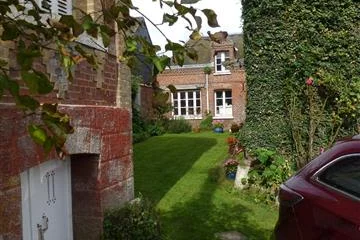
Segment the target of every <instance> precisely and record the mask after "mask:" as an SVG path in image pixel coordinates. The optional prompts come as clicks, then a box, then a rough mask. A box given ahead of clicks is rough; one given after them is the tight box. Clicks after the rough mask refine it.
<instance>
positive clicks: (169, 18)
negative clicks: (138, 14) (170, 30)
mask: <svg viewBox="0 0 360 240" xmlns="http://www.w3.org/2000/svg"><path fill="white" fill-rule="evenodd" d="M177 20H178V17H177V16H175V15H170V14H167V13H165V14H164V15H163V23H169V26H172V25H174V23H176V21H177Z"/></svg>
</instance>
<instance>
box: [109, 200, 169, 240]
mask: <svg viewBox="0 0 360 240" xmlns="http://www.w3.org/2000/svg"><path fill="white" fill-rule="evenodd" d="M103 227H104V234H103V239H104V240H159V239H162V238H161V230H160V220H159V214H158V213H157V212H156V210H155V208H154V206H153V205H152V204H151V203H150V201H148V200H146V199H144V198H143V197H140V198H138V199H136V200H134V201H132V203H129V204H127V205H126V206H125V207H122V208H114V209H111V210H108V211H106V212H105V218H104V226H103Z"/></svg>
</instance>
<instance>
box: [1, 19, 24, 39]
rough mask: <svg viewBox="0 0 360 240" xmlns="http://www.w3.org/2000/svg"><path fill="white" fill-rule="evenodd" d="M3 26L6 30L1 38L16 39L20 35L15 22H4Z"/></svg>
mask: <svg viewBox="0 0 360 240" xmlns="http://www.w3.org/2000/svg"><path fill="white" fill-rule="evenodd" d="M2 27H3V29H4V30H3V32H2V35H1V40H3V41H9V40H14V39H16V38H17V37H18V36H19V35H20V31H19V29H18V28H17V25H16V24H15V23H4V24H3V25H2Z"/></svg>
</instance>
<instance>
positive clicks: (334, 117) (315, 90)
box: [242, 0, 360, 167]
mask: <svg viewBox="0 0 360 240" xmlns="http://www.w3.org/2000/svg"><path fill="white" fill-rule="evenodd" d="M242 3H243V17H244V43H245V65H246V74H247V76H246V77H247V84H248V106H247V120H246V124H245V127H244V134H243V136H242V139H243V141H244V142H245V143H246V145H247V147H248V148H250V149H255V148H258V147H269V148H276V149H277V150H278V151H280V152H283V153H284V154H287V155H289V156H290V155H291V156H294V160H295V161H296V165H297V167H301V166H303V165H304V164H306V163H307V162H309V161H310V160H311V159H312V158H313V157H314V156H316V155H317V154H319V152H320V151H322V150H323V149H326V148H327V147H329V146H330V145H331V144H332V143H333V142H334V141H335V140H336V139H337V138H338V137H340V136H345V135H352V134H355V133H356V132H357V125H358V119H359V116H360V107H359V104H358V102H359V101H360V88H359V85H360V78H359V76H360V75H359V73H360V72H359V71H360V58H359V54H360V45H359V44H358V43H359V40H360V35H359V32H360V24H359V20H360V19H359V18H360V3H359V2H358V1H352V0H345V1H339V0H337V1H326V0H319V1H313V2H309V1H304V0H300V1H285V0H275V1H274V0H262V1H260V0H243V1H242Z"/></svg>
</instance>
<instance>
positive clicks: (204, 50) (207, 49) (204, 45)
mask: <svg viewBox="0 0 360 240" xmlns="http://www.w3.org/2000/svg"><path fill="white" fill-rule="evenodd" d="M226 40H227V41H226V42H227V43H228V44H232V43H233V44H234V46H235V48H236V49H237V50H238V52H237V56H236V58H237V59H240V58H243V57H244V47H243V34H229V35H228V37H227V39H226ZM186 45H187V46H191V47H193V48H195V50H196V51H197V52H198V61H197V62H196V61H194V60H192V59H190V58H188V57H186V58H185V62H184V64H204V63H210V62H212V61H213V56H211V40H210V38H209V37H202V38H201V39H200V40H198V41H195V40H189V41H188V42H187V43H186Z"/></svg>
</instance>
